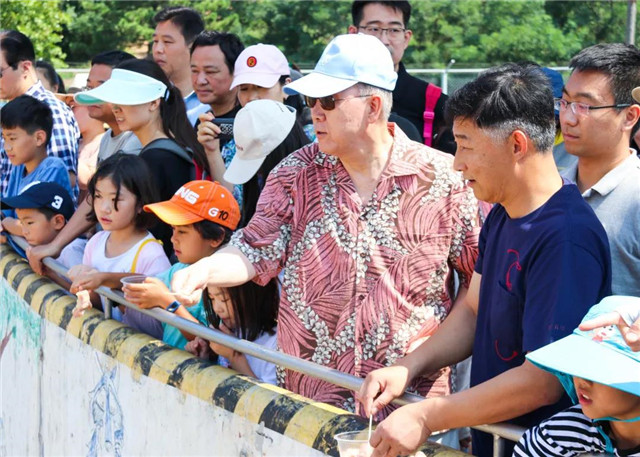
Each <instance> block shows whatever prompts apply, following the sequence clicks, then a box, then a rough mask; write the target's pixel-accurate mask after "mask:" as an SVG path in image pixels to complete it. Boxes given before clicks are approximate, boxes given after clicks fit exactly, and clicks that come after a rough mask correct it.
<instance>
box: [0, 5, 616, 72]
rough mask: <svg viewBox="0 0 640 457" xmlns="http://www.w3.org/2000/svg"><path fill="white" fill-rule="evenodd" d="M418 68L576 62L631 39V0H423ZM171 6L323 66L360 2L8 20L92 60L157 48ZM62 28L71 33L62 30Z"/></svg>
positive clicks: (76, 8) (411, 55) (49, 9)
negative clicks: (158, 19) (585, 52)
mask: <svg viewBox="0 0 640 457" xmlns="http://www.w3.org/2000/svg"><path fill="white" fill-rule="evenodd" d="M412 4H413V14H412V18H411V23H410V24H409V26H410V28H411V30H412V31H413V39H412V40H411V44H410V47H409V49H408V51H407V53H406V54H405V58H404V61H405V63H406V64H407V66H409V67H444V66H445V65H446V64H447V62H449V60H450V59H455V60H456V65H460V66H462V65H463V66H488V65H494V64H498V63H502V62H506V61H521V60H531V61H536V62H539V63H542V64H545V65H566V64H567V63H568V61H569V59H570V58H571V56H572V55H573V54H575V53H576V52H577V51H578V50H580V49H581V48H583V47H586V46H589V45H592V44H594V43H598V42H613V41H623V40H624V35H625V24H626V8H627V2H625V1H612V0H605V1H543V0H531V1H525V0H511V1H502V0H455V1H454V0H421V1H417V0H414V1H413V3H412ZM170 5H185V6H191V7H192V8H194V9H196V10H197V11H199V12H200V13H201V14H202V15H203V17H204V20H205V23H206V27H207V29H209V30H220V31H227V32H232V33H236V34H238V35H239V36H240V38H241V39H242V40H243V41H244V42H245V44H247V45H251V44H255V43H260V42H263V43H273V44H277V45H278V46H279V47H280V48H281V49H282V50H283V51H284V52H285V54H286V55H287V57H288V58H289V60H290V61H291V62H294V63H297V64H299V65H300V66H302V67H306V68H308V67H310V66H313V64H314V63H315V61H316V60H317V59H318V57H319V56H320V53H321V52H322V49H323V48H324V46H325V45H326V44H327V43H328V42H329V40H330V39H331V38H332V37H333V36H335V35H337V34H340V33H345V32H346V30H347V27H348V26H349V25H350V22H351V21H350V19H351V18H350V8H351V2H350V1H348V0H340V1H326V0H323V1H300V0H279V1H275V0H247V1H231V0H198V1H193V0H183V1H180V0H170V1H167V0H157V1H155V0H154V1H97V0H56V1H46V2H45V1H36V0H23V1H5V0H3V1H2V8H0V14H1V16H0V17H1V19H2V26H3V28H15V27H17V28H19V29H20V30H22V31H24V32H25V33H27V34H28V35H29V36H31V37H32V39H33V40H34V42H35V44H36V49H37V52H38V55H39V56H42V57H45V58H49V59H52V60H54V62H56V64H58V65H59V64H60V60H61V59H63V58H65V54H66V59H67V61H68V62H74V63H82V64H86V63H87V62H88V61H89V60H90V58H91V57H92V56H93V55H95V54H97V53H98V52H101V51H105V50H107V49H125V50H129V51H131V50H132V49H135V50H137V51H138V52H143V53H144V52H145V51H148V50H149V49H150V48H149V43H150V41H151V36H152V34H153V23H152V18H153V16H154V14H155V13H156V12H157V11H159V10H160V9H162V8H164V7H166V6H170ZM62 35H64V36H63V37H62Z"/></svg>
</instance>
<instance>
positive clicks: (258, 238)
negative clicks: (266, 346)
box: [173, 35, 480, 412]
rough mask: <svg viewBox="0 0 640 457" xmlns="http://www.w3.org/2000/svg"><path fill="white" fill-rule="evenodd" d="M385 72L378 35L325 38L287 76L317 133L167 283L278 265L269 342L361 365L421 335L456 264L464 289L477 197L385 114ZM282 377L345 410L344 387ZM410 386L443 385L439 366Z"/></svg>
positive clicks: (267, 273) (255, 272)
mask: <svg viewBox="0 0 640 457" xmlns="http://www.w3.org/2000/svg"><path fill="white" fill-rule="evenodd" d="M395 81H396V73H395V72H394V71H393V62H392V61H391V56H390V54H389V52H388V51H387V50H386V48H385V47H384V45H382V43H381V42H380V40H378V39H377V38H375V37H372V36H367V35H342V36H338V37H336V38H335V39H334V40H333V41H332V42H331V43H330V44H329V45H328V46H327V48H326V49H325V52H324V53H323V55H322V57H321V59H320V61H319V62H318V64H317V66H316V69H315V70H314V72H312V73H311V74H310V75H308V76H305V77H303V78H301V79H299V80H297V81H296V82H294V83H291V84H290V85H289V86H287V87H286V88H285V90H286V91H289V92H290V93H301V94H303V95H304V96H305V97H306V100H307V104H308V105H309V107H310V108H311V112H312V117H313V124H314V128H315V130H316V133H317V137H318V142H317V143H314V144H311V145H309V146H307V147H305V148H303V149H301V150H299V151H297V152H295V153H293V154H291V155H290V156H289V157H287V158H286V159H284V160H283V161H282V162H281V163H280V164H279V165H278V166H277V167H276V168H275V169H274V170H273V171H272V172H271V175H270V176H269V179H268V180H267V183H266V186H265V188H264V190H263V191H262V195H261V197H260V201H259V202H258V207H257V210H256V213H255V216H254V217H253V219H252V220H251V221H250V222H249V224H248V225H247V226H246V227H245V228H244V229H243V230H239V231H238V232H236V233H235V235H234V236H233V238H232V241H231V243H230V245H229V246H227V247H226V248H224V249H222V250H221V251H219V253H216V254H214V255H213V256H211V257H209V258H206V259H203V260H201V261H200V262H197V263H196V264H194V265H193V266H191V267H190V268H187V269H185V270H182V271H181V272H178V273H176V275H175V277H174V282H173V287H174V290H176V291H178V292H181V293H185V294H188V293H190V292H192V291H193V290H195V289H198V288H202V287H205V286H206V285H207V284H210V285H220V286H229V285H236V284H241V283H243V282H245V281H248V280H254V281H256V282H258V283H261V284H264V283H266V282H267V281H268V280H269V279H271V278H273V277H276V276H278V274H280V272H281V271H284V273H283V284H282V296H281V302H280V315H279V321H278V344H279V348H280V350H281V351H283V352H285V353H287V354H291V355H294V356H296V357H300V358H303V359H306V360H311V361H313V362H316V363H319V364H321V365H325V366H328V367H332V368H336V369H338V370H340V371H343V372H347V373H351V374H354V375H356V376H360V377H364V376H366V374H367V373H369V372H370V371H372V370H374V369H376V368H379V367H382V366H388V365H391V364H393V363H394V362H395V361H396V360H397V359H398V358H401V357H402V356H403V355H404V354H406V353H407V352H408V351H411V350H412V349H413V348H415V347H417V346H418V345H419V344H420V343H421V342H423V341H424V340H425V339H427V338H429V336H430V335H432V334H433V333H434V332H435V330H436V329H437V328H438V327H439V326H440V324H441V323H442V321H443V320H444V318H445V317H446V316H447V315H448V313H449V311H450V310H451V308H452V306H453V297H452V294H453V275H454V271H455V272H457V273H458V275H459V278H460V282H461V287H460V293H461V294H464V292H466V288H467V286H468V284H469V280H470V278H471V275H472V273H473V268H474V264H475V261H476V256H477V243H478V233H479V230H480V226H479V225H480V224H479V218H478V203H477V201H476V199H475V198H474V196H473V193H472V191H471V190H470V189H469V188H467V187H466V186H465V185H464V183H463V181H462V179H461V177H460V176H459V174H458V173H456V172H454V171H453V168H452V161H453V157H451V156H450V155H447V154H444V153H441V152H439V151H436V150H434V149H431V148H429V147H426V146H424V145H421V144H419V143H416V142H413V141H410V140H409V139H408V138H407V137H406V135H405V134H404V133H403V132H402V131H401V130H400V129H399V128H397V126H396V125H395V124H387V118H388V116H389V111H390V108H391V103H392V100H391V94H392V90H393V87H394V85H395ZM459 295H460V294H459ZM279 382H280V385H282V386H283V387H285V388H287V389H289V390H292V391H293V392H297V393H299V394H302V395H304V396H307V397H309V398H312V399H314V400H316V401H321V402H325V403H330V404H333V405H336V406H339V407H342V408H345V409H348V410H351V411H353V410H354V398H353V392H351V391H348V390H346V389H344V388H341V387H338V386H335V385H333V384H330V383H327V382H325V381H320V380H318V379H315V378H312V377H309V376H306V375H302V374H300V373H296V372H294V371H290V370H282V371H281V372H280V373H279ZM412 388H413V389H414V390H416V391H417V392H419V393H421V394H423V395H427V394H429V395H445V394H448V393H450V391H451V373H450V370H449V369H448V368H447V369H444V370H441V371H439V372H436V373H433V374H432V375H431V376H429V377H424V378H421V379H419V380H418V381H417V382H416V383H414V384H413V385H412ZM387 412H388V411H387Z"/></svg>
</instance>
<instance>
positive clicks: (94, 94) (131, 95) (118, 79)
mask: <svg viewBox="0 0 640 457" xmlns="http://www.w3.org/2000/svg"><path fill="white" fill-rule="evenodd" d="M166 93H167V86H166V85H165V84H164V83H163V82H162V81H158V80H157V79H154V78H151V77H150V76H147V75H143V74H142V73H138V72H137V71H130V70H121V69H119V68H116V69H114V70H113V72H112V73H111V78H109V79H108V80H107V81H105V82H104V83H103V84H101V85H100V86H98V87H96V88H95V89H91V90H88V91H86V92H78V93H77V94H75V96H74V99H75V101H76V102H77V103H80V104H82V105H99V104H101V103H114V104H116V105H141V104H143V103H148V102H152V101H154V100H157V99H159V98H162V97H164V96H165V94H166Z"/></svg>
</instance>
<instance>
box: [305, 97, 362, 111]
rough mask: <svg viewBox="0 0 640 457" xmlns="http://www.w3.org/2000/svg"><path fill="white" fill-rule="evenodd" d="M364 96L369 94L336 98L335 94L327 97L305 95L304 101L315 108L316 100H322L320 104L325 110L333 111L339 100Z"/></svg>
mask: <svg viewBox="0 0 640 457" xmlns="http://www.w3.org/2000/svg"><path fill="white" fill-rule="evenodd" d="M364 97H368V95H353V96H351V97H345V98H335V97H334V96H333V95H327V96H326V97H307V96H306V95H305V96H304V101H305V103H306V104H307V106H308V107H309V108H313V107H314V106H316V102H320V106H321V107H322V109H323V110H325V111H331V110H332V109H335V107H336V102H339V101H342V100H349V99H350V98H364Z"/></svg>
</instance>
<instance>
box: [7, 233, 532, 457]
mask: <svg viewBox="0 0 640 457" xmlns="http://www.w3.org/2000/svg"><path fill="white" fill-rule="evenodd" d="M12 240H13V241H14V242H16V244H17V245H18V246H20V247H21V248H22V249H25V250H26V249H27V248H28V244H27V242H26V241H25V240H24V238H21V237H17V236H12ZM43 263H44V265H45V266H47V267H48V268H49V269H51V270H52V271H54V272H56V273H57V274H59V275H62V276H64V277H65V278H68V276H67V274H68V271H67V269H66V268H65V267H64V265H62V264H60V263H58V262H56V261H55V260H54V259H52V258H51V257H46V258H44V259H43ZM95 291H96V292H97V293H98V294H100V295H102V296H104V297H106V298H108V299H110V300H112V301H115V302H117V303H119V304H121V305H124V306H126V307H128V308H133V309H135V310H136V311H139V312H141V313H144V314H147V315H149V316H151V317H153V318H155V319H158V320H159V321H161V322H164V323H166V324H169V325H173V326H174V327H176V328H178V329H180V330H184V331H186V332H189V333H191V334H192V335H196V336H199V337H200V338H204V339H206V340H209V341H213V342H214V343H218V344H221V345H223V346H226V347H229V348H231V349H233V350H235V351H238V352H242V353H243V354H248V355H251V356H253V357H257V358H259V359H262V360H266V361H267V362H271V363H274V364H276V365H279V366H281V367H284V368H287V369H289V370H293V371H296V372H299V373H302V374H305V375H309V376H313V377H314V378H318V379H322V380H323V381H327V382H330V383H332V384H335V385H337V386H340V387H344V388H345V389H349V390H353V391H358V390H360V386H361V385H362V383H363V382H364V380H363V379H362V378H359V377H357V376H353V375H351V374H348V373H344V372H342V371H339V370H335V369H333V368H329V367H325V366H323V365H319V364H317V363H314V362H311V361H308V360H303V359H300V358H298V357H294V356H291V355H287V354H284V353H282V352H279V351H274V350H272V349H267V348H265V347H264V346H261V345H259V344H256V343H253V342H251V341H247V340H242V339H239V338H236V337H235V336H231V335H227V334H226V333H223V332H221V331H219V330H215V329H212V328H209V327H206V326H204V325H201V324H196V323H195V322H191V321H189V320H187V319H183V318H181V317H179V316H176V315H175V314H173V313H170V312H168V311H165V310H164V309H162V308H153V309H143V308H139V307H137V306H136V305H134V304H133V303H130V302H128V301H127V300H125V299H124V296H123V295H122V292H119V291H117V292H116V291H113V290H112V289H109V288H107V287H104V286H101V287H98V288H97V289H96V290H95ZM104 314H105V317H107V318H110V317H111V304H110V303H109V304H107V306H106V309H105V310H104ZM422 400H424V397H422V396H420V395H415V394H412V393H408V392H405V393H404V395H402V396H401V397H398V398H396V399H395V400H393V403H395V404H397V405H400V406H403V405H407V404H409V403H416V402H419V401H422ZM473 428H475V429H476V430H479V431H482V432H486V433H489V434H492V435H493V437H494V453H493V455H494V456H496V457H498V456H500V455H501V453H502V448H503V446H504V442H503V439H508V440H511V441H518V440H519V439H520V436H521V435H522V433H524V429H523V428H522V427H518V426H515V425H511V424H505V423H498V424H491V425H479V426H476V427H473Z"/></svg>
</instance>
